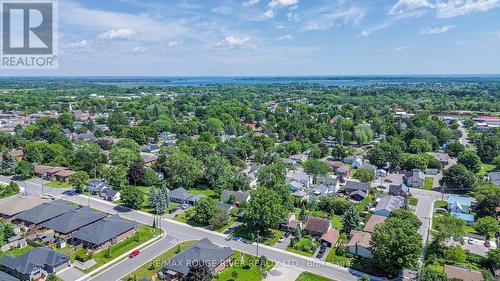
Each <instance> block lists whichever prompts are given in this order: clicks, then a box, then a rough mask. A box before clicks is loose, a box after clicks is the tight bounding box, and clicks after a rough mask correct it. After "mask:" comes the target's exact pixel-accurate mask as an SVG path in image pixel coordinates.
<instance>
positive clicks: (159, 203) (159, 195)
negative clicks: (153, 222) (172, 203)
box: [148, 186, 169, 214]
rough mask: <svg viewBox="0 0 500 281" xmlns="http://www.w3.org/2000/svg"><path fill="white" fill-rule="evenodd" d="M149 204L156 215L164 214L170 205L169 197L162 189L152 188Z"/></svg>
mask: <svg viewBox="0 0 500 281" xmlns="http://www.w3.org/2000/svg"><path fill="white" fill-rule="evenodd" d="M148 204H149V207H151V208H153V211H154V212H155V213H156V214H162V213H163V212H165V210H166V209H167V207H168V204H169V199H168V195H167V194H165V193H164V191H163V190H162V189H160V188H156V187H153V186H152V187H151V189H150V191H149V197H148Z"/></svg>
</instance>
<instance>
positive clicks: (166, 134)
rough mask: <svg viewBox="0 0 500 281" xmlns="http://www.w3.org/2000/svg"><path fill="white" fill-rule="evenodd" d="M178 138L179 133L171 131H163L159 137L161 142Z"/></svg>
mask: <svg viewBox="0 0 500 281" xmlns="http://www.w3.org/2000/svg"><path fill="white" fill-rule="evenodd" d="M176 138H177V135H176V134H174V133H171V132H161V133H160V135H159V136H158V139H159V140H160V141H161V142H166V141H169V140H174V139H176Z"/></svg>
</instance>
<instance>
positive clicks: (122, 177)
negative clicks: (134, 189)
mask: <svg viewBox="0 0 500 281" xmlns="http://www.w3.org/2000/svg"><path fill="white" fill-rule="evenodd" d="M102 173H103V175H104V178H105V179H106V180H107V181H108V183H109V184H110V185H111V186H113V187H115V188H116V189H122V188H124V187H125V186H126V185H127V184H128V180H127V168H126V167H124V166H121V165H118V166H111V167H109V168H105V169H104V170H103V172H102Z"/></svg>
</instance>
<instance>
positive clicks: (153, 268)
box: [122, 241, 196, 281]
mask: <svg viewBox="0 0 500 281" xmlns="http://www.w3.org/2000/svg"><path fill="white" fill-rule="evenodd" d="M195 242H196V241H186V242H182V243H180V244H178V245H176V246H174V247H172V248H170V249H168V250H167V251H166V252H164V253H163V254H160V255H159V256H157V257H156V258H154V259H153V260H151V261H149V262H147V263H145V264H143V265H142V266H141V267H139V268H138V269H137V270H136V271H134V272H132V273H131V274H129V275H128V276H127V277H125V278H123V279H122V280H125V281H129V280H130V281H132V280H142V279H144V278H148V279H150V278H151V277H152V276H153V275H155V274H156V273H157V272H158V271H160V269H161V268H162V263H163V261H166V260H168V259H170V258H172V257H173V256H175V255H176V254H178V253H180V252H182V251H183V250H185V249H187V248H189V247H190V246H191V245H193V244H194V243H195Z"/></svg>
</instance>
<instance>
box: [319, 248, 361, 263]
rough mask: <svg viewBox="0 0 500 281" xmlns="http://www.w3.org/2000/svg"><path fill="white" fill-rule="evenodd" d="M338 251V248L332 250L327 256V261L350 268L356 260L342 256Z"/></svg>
mask: <svg viewBox="0 0 500 281" xmlns="http://www.w3.org/2000/svg"><path fill="white" fill-rule="evenodd" d="M337 251H340V250H338V248H333V249H331V250H330V252H329V253H328V256H326V261H327V262H329V263H333V264H337V265H340V266H343V267H350V266H351V263H352V260H353V259H354V258H352V257H349V256H343V255H340V254H339V253H338V252H337Z"/></svg>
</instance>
